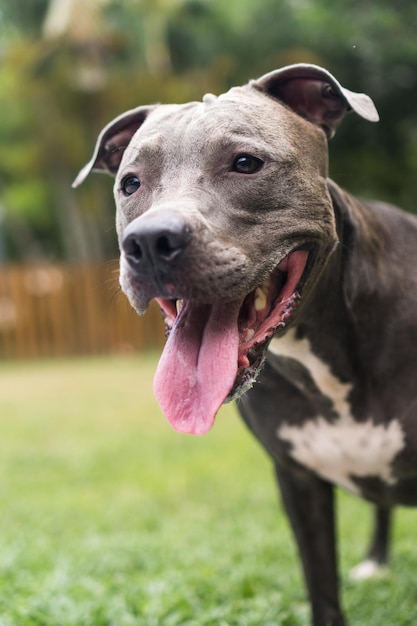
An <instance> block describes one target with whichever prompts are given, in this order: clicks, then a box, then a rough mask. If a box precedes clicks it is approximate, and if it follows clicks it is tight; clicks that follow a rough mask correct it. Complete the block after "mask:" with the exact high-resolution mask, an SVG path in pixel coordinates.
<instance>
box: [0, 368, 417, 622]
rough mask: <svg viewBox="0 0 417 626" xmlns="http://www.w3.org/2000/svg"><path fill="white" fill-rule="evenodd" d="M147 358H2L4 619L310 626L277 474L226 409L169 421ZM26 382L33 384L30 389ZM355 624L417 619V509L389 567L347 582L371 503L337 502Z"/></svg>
mask: <svg viewBox="0 0 417 626" xmlns="http://www.w3.org/2000/svg"><path fill="white" fill-rule="evenodd" d="M155 367H156V359H155V358H153V357H149V356H147V357H141V358H140V359H139V358H136V357H135V358H132V357H130V358H129V357H120V358H115V357H114V358H103V359H91V360H90V359H75V360H72V361H50V362H48V361H45V362H34V363H26V364H25V363H19V364H17V363H16V364H10V363H9V364H4V363H3V364H2V365H1V371H0V414H1V416H2V437H1V440H0V466H1V467H0V470H1V471H0V476H1V480H0V495H1V500H2V515H1V518H0V624H1V625H2V626H58V625H59V626H81V625H82V626H260V625H262V626H306V624H307V623H308V618H307V616H308V607H307V603H306V601H305V594H304V589H303V584H302V580H301V575H300V569H299V563H298V560H297V556H296V553H295V548H294V544H293V539H292V537H291V535H290V531H289V528H288V524H287V521H286V518H285V516H284V514H283V512H282V510H281V509H280V507H279V506H278V504H277V497H276V493H275V487H274V484H273V472H272V471H271V468H270V466H269V462H268V461H267V458H266V456H265V454H264V453H263V452H262V450H261V449H260V447H259V445H258V444H257V443H256V442H255V441H254V440H253V438H252V437H251V435H250V434H249V433H248V432H247V431H246V429H245V428H244V426H243V424H242V423H241V422H240V420H238V418H237V416H236V414H235V411H234V409H233V407H231V406H230V405H229V406H228V407H224V409H223V410H222V412H221V414H220V415H219V416H218V418H217V422H216V425H215V427H214V429H213V430H212V431H211V432H210V433H209V434H208V435H206V436H205V437H187V436H185V435H179V434H177V433H175V432H173V431H172V429H171V428H170V426H169V425H168V424H167V422H166V420H165V419H164V418H163V416H162V415H161V413H160V411H159V409H158V408H157V406H156V403H155V400H154V399H153V397H152V392H151V388H152V376H153V372H154V370H155ZM22 390H24V393H22ZM338 505H339V506H338V509H339V526H340V542H341V557H342V558H341V561H342V574H343V591H344V600H345V605H346V609H347V612H348V614H349V616H350V620H351V623H352V624H355V626H379V625H380V624H395V625H396V626H414V623H415V599H416V595H415V571H416V567H417V557H416V552H415V548H414V544H415V515H416V514H415V511H412V510H410V511H404V510H403V511H400V512H399V515H398V518H397V524H396V528H395V538H394V539H395V543H394V550H393V553H394V554H393V556H394V558H393V564H392V571H391V573H389V574H387V575H386V576H385V577H383V578H380V579H375V580H372V581H367V582H364V583H361V584H359V583H356V584H354V583H352V582H350V581H349V579H348V576H347V572H348V570H349V568H351V567H352V566H354V565H355V564H356V563H357V562H358V561H359V560H360V559H361V558H362V557H363V554H364V549H365V546H366V543H367V539H368V534H369V528H368V526H369V510H368V505H366V504H365V503H364V502H360V501H359V500H356V499H353V498H351V497H347V496H345V495H341V496H340V498H339V502H338Z"/></svg>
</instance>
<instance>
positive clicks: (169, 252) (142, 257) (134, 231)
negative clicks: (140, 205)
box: [122, 217, 190, 269]
mask: <svg viewBox="0 0 417 626" xmlns="http://www.w3.org/2000/svg"><path fill="white" fill-rule="evenodd" d="M189 240H190V229H189V228H188V227H187V225H186V224H185V222H184V221H183V220H182V219H180V218H174V217H170V218H169V219H165V220H163V221H162V220H160V219H145V220H143V221H141V220H137V221H136V222H132V224H130V226H128V228H127V229H126V231H125V234H124V237H123V241H122V248H123V252H124V254H125V256H126V258H127V260H128V261H129V263H130V264H131V265H132V266H133V267H134V268H135V269H139V268H140V267H143V269H145V268H146V266H148V265H149V264H150V265H152V266H153V267H158V266H159V265H161V264H172V263H173V262H174V261H176V260H179V258H180V257H181V256H182V255H183V254H184V251H185V249H186V248H187V245H188V242H189Z"/></svg>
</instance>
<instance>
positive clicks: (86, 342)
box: [0, 264, 164, 359]
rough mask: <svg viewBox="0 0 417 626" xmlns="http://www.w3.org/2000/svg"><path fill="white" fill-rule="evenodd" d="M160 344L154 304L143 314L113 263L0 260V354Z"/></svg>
mask: <svg viewBox="0 0 417 626" xmlns="http://www.w3.org/2000/svg"><path fill="white" fill-rule="evenodd" d="M163 343H164V330H163V323H162V320H161V315H160V313H159V310H158V307H157V306H156V305H155V306H154V303H153V305H151V307H150V309H149V311H148V312H147V313H146V315H145V316H143V317H138V316H137V315H136V313H135V312H134V311H133V310H132V309H131V307H130V305H129V303H128V301H127V299H126V297H125V296H124V294H123V293H121V292H120V291H119V290H118V267H117V265H115V264H111V265H110V264H101V265H98V264H97V265H88V266H86V265H82V266H70V267H69V266H64V265H63V266H59V265H31V266H24V267H22V266H1V265H0V359H6V358H28V357H29V358H30V357H49V356H65V355H75V354H99V353H107V352H133V351H140V350H147V349H150V348H154V347H160V346H161V345H163Z"/></svg>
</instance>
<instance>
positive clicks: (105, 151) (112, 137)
mask: <svg viewBox="0 0 417 626" xmlns="http://www.w3.org/2000/svg"><path fill="white" fill-rule="evenodd" d="M156 106H157V105H155V106H140V107H137V108H136V109H131V110H130V111H126V112H125V113H122V115H119V116H118V117H116V118H115V119H114V120H113V121H112V122H110V123H109V124H107V126H105V127H104V128H103V130H102V131H101V133H100V134H99V136H98V137H97V142H96V147H95V148H94V152H93V156H92V157H91V160H90V161H89V162H88V163H87V165H85V166H84V167H83V168H82V170H81V171H80V172H79V174H78V176H77V178H76V179H75V180H74V182H73V184H72V186H73V187H78V185H81V183H82V182H83V181H84V180H85V179H86V178H87V176H88V174H89V173H90V172H91V171H95V172H106V173H107V174H111V175H112V176H115V174H116V172H117V170H118V169H119V165H120V161H121V160H122V156H123V153H124V151H125V149H126V148H127V146H128V145H129V142H130V140H131V139H132V137H133V135H134V134H135V132H136V131H137V130H138V128H139V127H140V126H141V125H142V124H143V122H144V121H145V119H146V118H147V116H148V115H149V113H150V112H151V111H153V110H154V109H155V108H156Z"/></svg>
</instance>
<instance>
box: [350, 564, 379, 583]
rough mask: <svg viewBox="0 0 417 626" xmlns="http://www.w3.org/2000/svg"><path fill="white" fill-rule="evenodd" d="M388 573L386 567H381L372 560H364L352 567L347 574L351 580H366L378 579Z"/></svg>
mask: <svg viewBox="0 0 417 626" xmlns="http://www.w3.org/2000/svg"><path fill="white" fill-rule="evenodd" d="M387 572H388V568H387V567H386V565H381V564H380V563H377V562H376V561H372V559H366V561H362V563H359V564H358V565H356V567H353V568H352V569H351V570H350V572H349V578H350V579H351V580H367V579H368V578H378V577H380V576H384V575H385V574H386V573H387Z"/></svg>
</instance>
